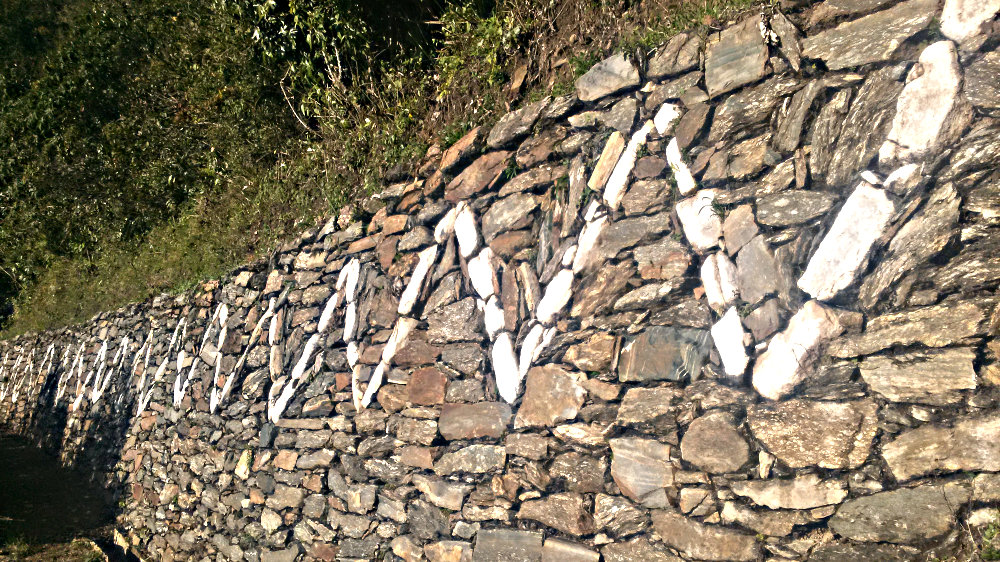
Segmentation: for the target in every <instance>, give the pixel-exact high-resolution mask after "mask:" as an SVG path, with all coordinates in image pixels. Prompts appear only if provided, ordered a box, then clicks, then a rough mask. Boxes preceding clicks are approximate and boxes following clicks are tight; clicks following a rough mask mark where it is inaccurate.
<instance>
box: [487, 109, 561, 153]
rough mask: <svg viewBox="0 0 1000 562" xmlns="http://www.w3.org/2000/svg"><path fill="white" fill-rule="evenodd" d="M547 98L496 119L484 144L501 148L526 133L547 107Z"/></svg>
mask: <svg viewBox="0 0 1000 562" xmlns="http://www.w3.org/2000/svg"><path fill="white" fill-rule="evenodd" d="M548 105H549V98H546V99H543V100H542V101H537V102H535V103H532V104H529V105H526V106H524V107H522V108H521V109H518V110H517V111H512V112H510V113H508V114H506V115H504V116H503V117H501V118H500V120H499V121H497V124H496V125H494V126H493V129H492V130H490V134H489V136H487V137H486V145H487V146H489V147H490V148H501V147H503V146H506V145H508V144H510V143H512V142H513V141H515V140H517V139H519V138H522V137H524V136H525V135H527V134H528V133H529V132H530V131H531V128H532V127H533V126H534V125H535V121H537V120H538V117H539V116H540V115H541V114H542V111H543V110H544V109H545V108H546V107H548Z"/></svg>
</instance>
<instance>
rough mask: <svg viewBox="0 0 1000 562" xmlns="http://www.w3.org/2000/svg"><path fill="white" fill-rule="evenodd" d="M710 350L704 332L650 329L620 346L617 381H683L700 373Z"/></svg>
mask: <svg viewBox="0 0 1000 562" xmlns="http://www.w3.org/2000/svg"><path fill="white" fill-rule="evenodd" d="M710 346H711V344H710V343H709V333H708V330H700V329H695V328H675V327H672V326H652V327H650V328H648V329H646V331H645V332H643V333H642V334H640V335H639V336H637V337H636V338H635V339H633V340H631V341H629V342H627V343H626V344H625V345H624V346H623V348H622V352H621V358H620V360H619V362H618V380H620V381H621V382H635V381H654V380H670V381H681V380H684V379H685V378H687V377H690V376H693V375H696V374H698V373H700V372H701V368H702V366H703V365H704V363H705V361H706V359H707V358H708V354H709V352H710V351H711V347H710Z"/></svg>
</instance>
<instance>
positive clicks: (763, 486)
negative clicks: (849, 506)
mask: <svg viewBox="0 0 1000 562" xmlns="http://www.w3.org/2000/svg"><path fill="white" fill-rule="evenodd" d="M729 487H730V489H731V490H732V491H733V493H734V494H736V495H738V496H745V497H748V498H750V499H751V500H753V502H754V503H756V504H758V505H763V506H766V507H769V508H771V509H812V508H814V507H820V506H824V505H834V504H839V503H840V502H842V501H843V500H844V498H846V497H847V486H845V485H844V483H843V482H842V481H839V480H820V478H819V477H818V476H816V475H814V474H806V475H804V476H799V477H796V478H793V479H791V480H744V481H740V482H732V483H730V485H729Z"/></svg>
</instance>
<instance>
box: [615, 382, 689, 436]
mask: <svg viewBox="0 0 1000 562" xmlns="http://www.w3.org/2000/svg"><path fill="white" fill-rule="evenodd" d="M683 396H684V393H683V392H682V391H681V389H679V388H676V387H673V386H659V387H653V388H630V389H628V390H627V391H626V392H625V397H624V398H622V403H621V406H619V408H618V418H617V421H618V423H619V424H622V425H629V424H653V425H654V426H655V427H656V428H657V429H666V430H668V431H673V430H675V429H676V428H675V427H674V424H675V422H674V418H675V410H677V409H678V407H679V405H680V401H681V399H682V398H683ZM664 416H666V417H664Z"/></svg>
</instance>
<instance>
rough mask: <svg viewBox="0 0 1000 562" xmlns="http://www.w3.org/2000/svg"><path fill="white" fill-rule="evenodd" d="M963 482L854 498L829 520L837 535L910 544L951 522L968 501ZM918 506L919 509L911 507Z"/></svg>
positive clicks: (943, 530) (941, 530)
mask: <svg viewBox="0 0 1000 562" xmlns="http://www.w3.org/2000/svg"><path fill="white" fill-rule="evenodd" d="M970 495H971V492H970V490H969V488H968V487H967V486H965V485H964V484H946V485H944V486H930V485H924V486H920V487H917V488H902V489H899V490H893V491H891V492H880V493H877V494H872V495H870V496H864V497H860V498H855V499H852V500H850V501H847V502H845V503H844V505H843V506H841V507H840V509H838V510H837V513H836V514H834V516H833V517H832V518H831V519H830V522H829V525H830V529H831V530H832V531H833V532H835V533H837V534H838V535H840V536H842V537H844V538H848V539H851V540H856V541H863V542H891V543H897V544H905V543H913V542H918V541H924V540H927V539H933V538H936V537H940V536H941V535H943V534H945V533H947V532H948V531H950V530H951V529H952V528H953V527H954V525H955V513H956V512H957V511H958V510H959V509H961V507H962V505H963V504H965V503H966V502H968V501H969V496H970ZM915 506H919V509H914V507H915Z"/></svg>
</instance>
